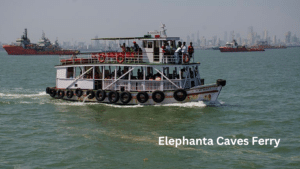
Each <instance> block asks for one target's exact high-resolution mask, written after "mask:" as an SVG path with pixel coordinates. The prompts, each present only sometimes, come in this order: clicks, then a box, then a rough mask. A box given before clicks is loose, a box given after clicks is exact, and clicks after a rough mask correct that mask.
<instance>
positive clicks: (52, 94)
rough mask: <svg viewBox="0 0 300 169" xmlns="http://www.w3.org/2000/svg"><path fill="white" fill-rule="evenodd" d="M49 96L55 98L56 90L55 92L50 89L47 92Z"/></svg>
mask: <svg viewBox="0 0 300 169" xmlns="http://www.w3.org/2000/svg"><path fill="white" fill-rule="evenodd" d="M49 95H50V96H51V97H55V95H56V90H55V89H50V90H49Z"/></svg>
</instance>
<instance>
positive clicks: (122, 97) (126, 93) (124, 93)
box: [120, 92, 132, 104]
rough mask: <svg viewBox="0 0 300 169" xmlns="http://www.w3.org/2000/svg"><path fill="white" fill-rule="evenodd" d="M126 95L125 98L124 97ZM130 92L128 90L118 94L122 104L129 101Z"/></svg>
mask: <svg viewBox="0 0 300 169" xmlns="http://www.w3.org/2000/svg"><path fill="white" fill-rule="evenodd" d="M126 96H127V98H126ZM131 98H132V97H131V93H130V92H122V93H121V95H120V101H121V102H122V103H124V104H127V103H129V102H130V101H131Z"/></svg>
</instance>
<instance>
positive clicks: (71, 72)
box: [67, 67, 74, 78]
mask: <svg viewBox="0 0 300 169" xmlns="http://www.w3.org/2000/svg"><path fill="white" fill-rule="evenodd" d="M73 75H74V68H73V67H68V68H67V78H74V77H73Z"/></svg>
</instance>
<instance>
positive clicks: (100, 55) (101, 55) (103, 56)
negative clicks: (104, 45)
mask: <svg viewBox="0 0 300 169" xmlns="http://www.w3.org/2000/svg"><path fill="white" fill-rule="evenodd" d="M105 58H106V56H105V54H100V53H99V54H98V60H99V62H100V63H103V62H104V61H105Z"/></svg>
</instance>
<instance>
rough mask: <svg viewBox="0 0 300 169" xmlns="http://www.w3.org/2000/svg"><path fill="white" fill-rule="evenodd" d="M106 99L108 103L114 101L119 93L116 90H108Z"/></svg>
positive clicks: (117, 98)
mask: <svg viewBox="0 0 300 169" xmlns="http://www.w3.org/2000/svg"><path fill="white" fill-rule="evenodd" d="M113 95H115V97H113ZM108 100H109V102H110V103H116V102H117V101H118V100H119V93H118V92H116V91H114V90H113V91H110V92H109V93H108Z"/></svg>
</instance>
